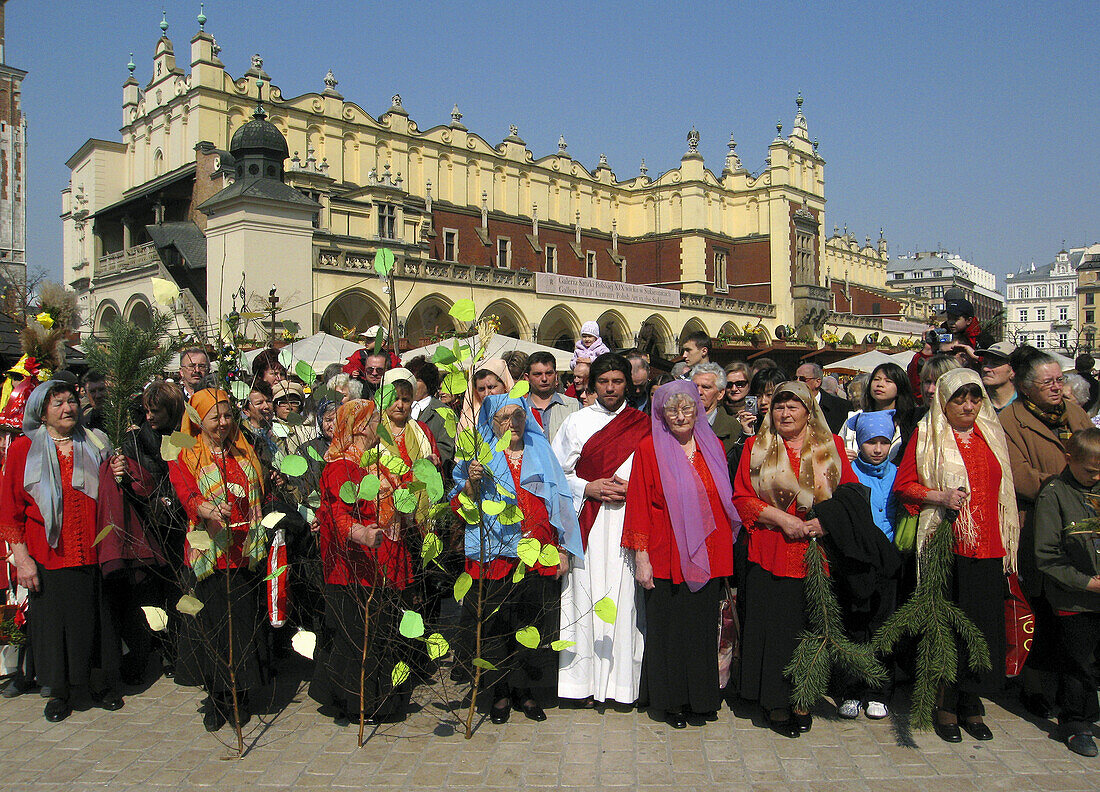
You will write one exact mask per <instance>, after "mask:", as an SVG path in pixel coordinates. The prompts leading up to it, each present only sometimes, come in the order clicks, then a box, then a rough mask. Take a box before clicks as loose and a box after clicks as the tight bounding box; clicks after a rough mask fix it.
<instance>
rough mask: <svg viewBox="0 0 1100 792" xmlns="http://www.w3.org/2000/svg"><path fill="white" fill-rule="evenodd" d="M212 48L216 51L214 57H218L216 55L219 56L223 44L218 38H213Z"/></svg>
mask: <svg viewBox="0 0 1100 792" xmlns="http://www.w3.org/2000/svg"><path fill="white" fill-rule="evenodd" d="M210 49H211V51H212V52H213V53H214V57H215V58H216V57H218V53H219V52H221V51H222V48H221V45H220V44H218V40H217V39H213V40H212V43H211V46H210Z"/></svg>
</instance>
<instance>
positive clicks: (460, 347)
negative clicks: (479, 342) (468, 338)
mask: <svg viewBox="0 0 1100 792" xmlns="http://www.w3.org/2000/svg"><path fill="white" fill-rule="evenodd" d="M454 353H455V357H457V358H458V360H459V362H460V363H463V362H465V361H467V360H469V359H470V345H469V344H460V343H458V339H457V338H456V339H455V345H454Z"/></svg>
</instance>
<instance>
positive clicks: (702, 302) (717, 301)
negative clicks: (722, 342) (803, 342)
mask: <svg viewBox="0 0 1100 792" xmlns="http://www.w3.org/2000/svg"><path fill="white" fill-rule="evenodd" d="M680 307H682V308H702V309H703V310H707V311H722V312H727V313H736V314H744V315H747V316H760V317H765V316H766V317H769V318H773V319H774V318H775V306H774V305H771V304H770V303H759V302H752V301H750V300H737V299H734V298H731V297H719V296H717V295H713V294H691V293H690V292H680Z"/></svg>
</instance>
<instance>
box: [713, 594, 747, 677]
mask: <svg viewBox="0 0 1100 792" xmlns="http://www.w3.org/2000/svg"><path fill="white" fill-rule="evenodd" d="M723 585H724V587H725V592H726V595H725V597H724V598H723V599H722V600H721V601H720V602H719V603H718V689H719V690H722V689H724V688H725V687H726V685H728V684H729V681H730V676H731V673H732V669H733V663H734V660H738V659H740V657H741V626H740V625H739V624H738V621H737V594H735V593H734V592H733V590H732V589H731V588H730V584H729V582H728V581H727V582H725V583H724V584H723Z"/></svg>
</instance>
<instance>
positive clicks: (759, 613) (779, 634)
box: [739, 561, 806, 710]
mask: <svg viewBox="0 0 1100 792" xmlns="http://www.w3.org/2000/svg"><path fill="white" fill-rule="evenodd" d="M803 583H804V581H803V580H802V578H788V577H777V576H776V575H773V574H772V573H771V572H769V571H767V570H766V569H764V568H763V567H761V566H760V565H758V564H754V563H752V562H751V561H750V562H748V569H747V571H746V573H745V623H744V627H743V628H742V631H741V676H740V684H739V692H740V694H741V697H742V698H745V699H748V700H750V701H758V702H760V705H761V706H762V707H764V709H768V710H773V709H785V708H787V707H790V705H791V683H790V681H789V680H788V679H787V678H786V677H785V676H784V675H783V669H785V668H786V667H787V664H788V663H790V662H791V655H793V654H794V650H795V648H796V647H797V646H798V634H799V633H800V632H802V630H803V629H805V627H806V607H805V598H804V595H803Z"/></svg>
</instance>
